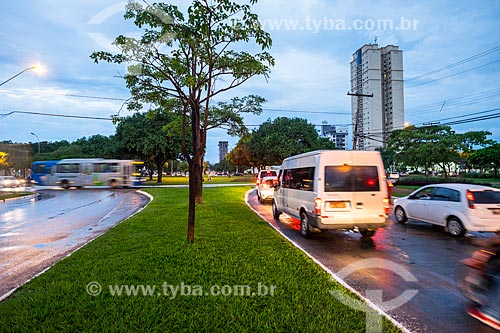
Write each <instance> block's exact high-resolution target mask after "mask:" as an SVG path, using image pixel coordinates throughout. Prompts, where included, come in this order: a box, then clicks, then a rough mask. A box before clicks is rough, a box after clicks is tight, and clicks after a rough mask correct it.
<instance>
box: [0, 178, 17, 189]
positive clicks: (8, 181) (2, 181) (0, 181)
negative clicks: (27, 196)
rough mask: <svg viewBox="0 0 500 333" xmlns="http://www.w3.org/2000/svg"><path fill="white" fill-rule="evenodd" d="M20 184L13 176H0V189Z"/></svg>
mask: <svg viewBox="0 0 500 333" xmlns="http://www.w3.org/2000/svg"><path fill="white" fill-rule="evenodd" d="M20 185H21V182H20V181H19V180H17V179H16V178H15V177H14V176H0V187H18V186H20Z"/></svg>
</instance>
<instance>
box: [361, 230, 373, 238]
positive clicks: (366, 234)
mask: <svg viewBox="0 0 500 333" xmlns="http://www.w3.org/2000/svg"><path fill="white" fill-rule="evenodd" d="M376 231H377V230H373V229H360V230H359V233H360V234H361V236H363V237H372V236H373V235H375V232H376Z"/></svg>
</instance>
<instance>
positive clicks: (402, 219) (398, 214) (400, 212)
mask: <svg viewBox="0 0 500 333" xmlns="http://www.w3.org/2000/svg"><path fill="white" fill-rule="evenodd" d="M394 217H395V218H396V222H397V223H403V224H407V223H408V217H407V216H406V213H405V210H404V209H403V208H402V207H401V206H397V207H396V209H395V210H394Z"/></svg>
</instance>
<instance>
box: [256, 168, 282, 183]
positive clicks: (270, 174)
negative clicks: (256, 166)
mask: <svg viewBox="0 0 500 333" xmlns="http://www.w3.org/2000/svg"><path fill="white" fill-rule="evenodd" d="M276 176H278V171H277V170H272V169H266V170H260V171H259V174H258V175H257V180H256V182H255V186H259V184H260V182H261V181H262V178H264V177H276Z"/></svg>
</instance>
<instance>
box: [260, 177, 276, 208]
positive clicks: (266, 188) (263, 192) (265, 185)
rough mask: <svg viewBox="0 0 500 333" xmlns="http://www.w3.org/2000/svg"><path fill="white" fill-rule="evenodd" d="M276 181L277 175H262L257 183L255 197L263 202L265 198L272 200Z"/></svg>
mask: <svg viewBox="0 0 500 333" xmlns="http://www.w3.org/2000/svg"><path fill="white" fill-rule="evenodd" d="M277 183H278V177H277V176H270V177H264V178H262V180H261V181H260V182H259V185H257V197H258V198H259V202H260V203H261V204H263V203H264V202H265V201H266V200H273V195H274V186H275V185H276V184H277Z"/></svg>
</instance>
